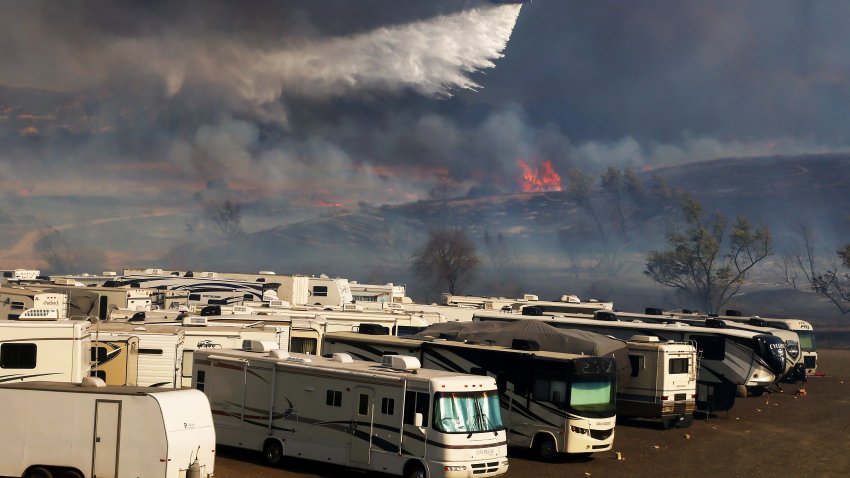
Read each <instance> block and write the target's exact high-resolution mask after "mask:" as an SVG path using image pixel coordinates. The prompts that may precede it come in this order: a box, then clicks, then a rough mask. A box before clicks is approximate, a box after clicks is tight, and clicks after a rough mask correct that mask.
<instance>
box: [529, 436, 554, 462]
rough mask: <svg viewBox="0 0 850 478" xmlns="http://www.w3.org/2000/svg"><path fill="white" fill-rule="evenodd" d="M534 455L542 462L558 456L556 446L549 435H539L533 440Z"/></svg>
mask: <svg viewBox="0 0 850 478" xmlns="http://www.w3.org/2000/svg"><path fill="white" fill-rule="evenodd" d="M534 455H535V456H536V457H537V458H539V459H541V460H543V461H552V460H554V459H555V457H556V456H558V446H557V445H556V444H555V440H553V439H552V437H550V436H549V435H540V436H538V437H536V438H535V439H534Z"/></svg>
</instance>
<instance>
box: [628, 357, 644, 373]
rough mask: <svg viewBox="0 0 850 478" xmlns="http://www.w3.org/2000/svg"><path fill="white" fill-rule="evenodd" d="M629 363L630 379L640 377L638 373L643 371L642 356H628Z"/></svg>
mask: <svg viewBox="0 0 850 478" xmlns="http://www.w3.org/2000/svg"><path fill="white" fill-rule="evenodd" d="M629 363H630V364H631V366H632V377H637V376H638V375H640V371H641V369H643V356H642V355H629Z"/></svg>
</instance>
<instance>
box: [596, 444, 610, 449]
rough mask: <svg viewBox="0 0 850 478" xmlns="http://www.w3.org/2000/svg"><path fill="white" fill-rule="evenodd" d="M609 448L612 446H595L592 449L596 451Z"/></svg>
mask: <svg viewBox="0 0 850 478" xmlns="http://www.w3.org/2000/svg"><path fill="white" fill-rule="evenodd" d="M609 446H611V445H593V447H592V448H593V449H594V450H601V449H603V448H608V447H609Z"/></svg>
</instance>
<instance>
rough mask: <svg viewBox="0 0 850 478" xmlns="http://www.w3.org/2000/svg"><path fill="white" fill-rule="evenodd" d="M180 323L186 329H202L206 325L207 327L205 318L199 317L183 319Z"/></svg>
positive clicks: (191, 316)
mask: <svg viewBox="0 0 850 478" xmlns="http://www.w3.org/2000/svg"><path fill="white" fill-rule="evenodd" d="M181 323H182V324H183V326H186V327H204V326H206V325H209V323H208V322H207V318H206V317H200V316H197V315H190V316H188V317H183V321H182V322H181Z"/></svg>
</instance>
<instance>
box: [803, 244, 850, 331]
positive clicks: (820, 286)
mask: <svg viewBox="0 0 850 478" xmlns="http://www.w3.org/2000/svg"><path fill="white" fill-rule="evenodd" d="M835 256H836V258H837V259H839V260H840V262H841V266H843V267H844V268H846V269H850V244H845V245H844V246H842V247H841V248H840V249H838V250H837V251H835ZM810 262H813V261H810ZM812 271H813V275H812V277H811V283H812V289H814V291H815V292H817V293H818V294H820V295H822V296H824V297H826V298H827V299H829V300H830V301H831V302H832V303H833V304H835V306H836V307H838V310H840V311H841V313H842V314H847V313H850V274H848V273H847V272H839V271H838V261H836V260H833V262H832V267H831V268H830V270H826V271H824V272H822V273H817V272H815V271H814V268H813V269H812Z"/></svg>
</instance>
